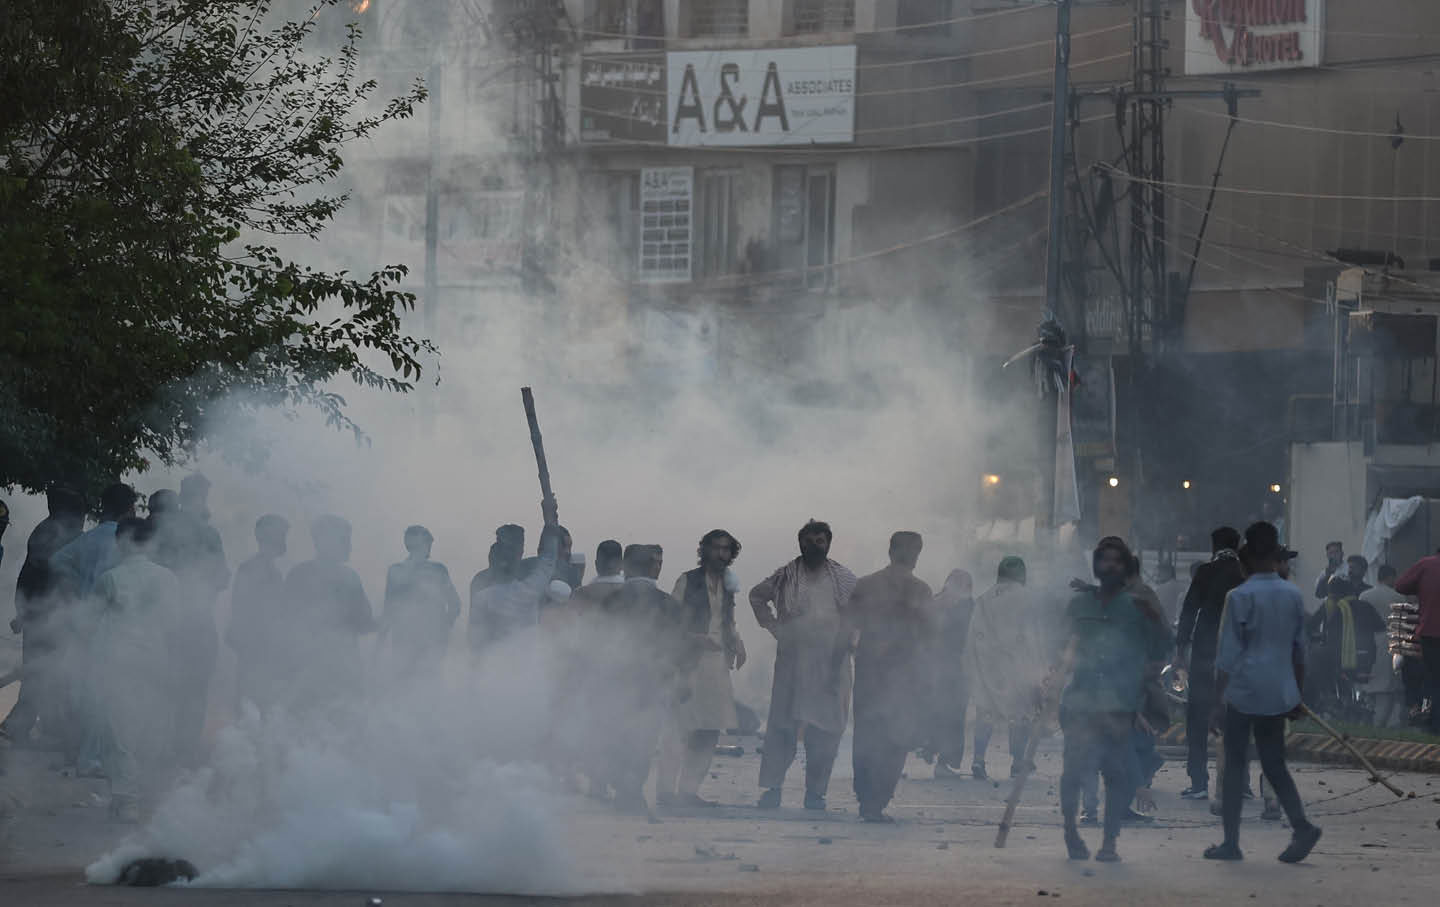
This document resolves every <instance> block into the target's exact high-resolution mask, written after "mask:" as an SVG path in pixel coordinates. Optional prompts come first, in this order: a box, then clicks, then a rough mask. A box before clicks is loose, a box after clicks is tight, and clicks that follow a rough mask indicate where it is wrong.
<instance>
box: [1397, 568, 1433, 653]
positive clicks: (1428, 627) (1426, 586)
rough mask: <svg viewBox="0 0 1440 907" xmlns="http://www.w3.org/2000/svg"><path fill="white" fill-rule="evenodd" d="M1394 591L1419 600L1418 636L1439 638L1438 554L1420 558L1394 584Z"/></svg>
mask: <svg viewBox="0 0 1440 907" xmlns="http://www.w3.org/2000/svg"><path fill="white" fill-rule="evenodd" d="M1395 591H1396V592H1399V593H1400V594H1402V595H1414V596H1418V597H1419V599H1420V626H1419V630H1418V633H1419V635H1420V636H1422V637H1425V636H1430V637H1440V554H1432V555H1430V556H1429V557H1422V558H1421V559H1420V560H1419V561H1417V562H1416V563H1415V566H1413V567H1411V568H1410V569H1409V570H1406V571H1405V574H1404V575H1403V576H1401V577H1400V579H1399V580H1397V581H1396V583H1395Z"/></svg>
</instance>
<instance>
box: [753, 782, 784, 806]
mask: <svg viewBox="0 0 1440 907" xmlns="http://www.w3.org/2000/svg"><path fill="white" fill-rule="evenodd" d="M755 805H756V806H758V807H760V808H761V809H779V808H780V788H778V787H772V788H770V789H769V790H767V791H766V792H765V793H763V794H761V795H760V802H759V803H757V804H755Z"/></svg>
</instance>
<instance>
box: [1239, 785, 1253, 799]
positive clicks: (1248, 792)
mask: <svg viewBox="0 0 1440 907" xmlns="http://www.w3.org/2000/svg"><path fill="white" fill-rule="evenodd" d="M1241 797H1243V798H1244V799H1246V800H1254V799H1255V788H1253V787H1251V786H1250V785H1248V784H1247V785H1245V793H1243V794H1241Z"/></svg>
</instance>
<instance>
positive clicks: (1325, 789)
mask: <svg viewBox="0 0 1440 907" xmlns="http://www.w3.org/2000/svg"><path fill="white" fill-rule="evenodd" d="M748 743H753V741H749V742H747V744H748ZM996 755H998V754H996ZM1007 762H1008V760H1007V759H995V760H992V770H994V771H995V773H996V774H997V775H998V776H1000V780H999V782H998V783H996V782H980V781H975V780H971V779H968V778H967V779H961V780H946V781H935V780H931V779H930V769H929V767H928V766H926V765H925V764H924V763H922V762H919V761H918V760H914V759H912V760H911V763H910V765H909V770H908V774H907V778H906V780H904V781H902V782H901V787H900V791H899V794H898V797H897V800H896V803H895V804H894V806H893V807H892V809H891V812H892V813H893V814H894V815H895V816H896V817H897V818H898V819H899V820H900V821H899V824H897V825H895V826H870V825H863V824H861V823H859V822H858V821H857V818H856V809H855V801H854V797H853V795H852V794H851V792H850V779H849V761H848V753H846V754H842V759H841V762H840V763H839V764H837V768H836V777H835V779H834V782H833V784H832V786H831V798H830V809H829V811H827V812H825V813H811V812H806V811H804V810H802V809H800V808H798V807H799V802H800V798H801V790H800V788H799V786H798V785H799V784H800V783H801V782H800V778H801V772H800V771H799V769H800V766H799V765H798V764H797V766H796V770H794V771H792V776H791V782H792V788H793V789H792V788H787V790H786V801H787V806H786V807H785V808H782V809H781V810H779V811H777V812H762V811H759V810H756V809H755V808H754V807H753V802H754V796H755V794H756V791H755V789H754V779H755V777H756V773H757V771H758V758H757V757H756V756H754V755H753V754H747V755H746V756H744V757H742V758H738V759H735V758H720V759H717V760H716V764H715V768H714V770H713V774H712V778H711V779H710V780H709V781H708V782H707V785H706V787H705V789H704V791H703V793H704V794H705V795H707V796H709V797H712V798H716V799H719V800H720V801H722V802H723V803H724V804H726V806H724V807H722V808H719V809H713V810H701V811H692V812H688V813H672V814H668V815H665V814H662V817H661V818H662V821H661V822H660V823H659V824H652V823H650V822H647V821H646V820H645V819H644V818H622V817H616V816H613V815H610V814H608V813H607V812H605V811H604V810H602V809H600V808H599V807H597V806H596V805H594V804H591V803H589V802H588V801H583V800H580V799H577V800H576V802H575V813H574V815H573V817H571V819H570V821H569V827H570V829H571V831H572V835H573V839H572V844H573V846H574V848H575V851H576V861H577V863H578V865H580V866H582V867H584V879H585V880H586V887H588V888H591V889H593V890H594V891H595V892H597V893H596V894H593V895H585V896H578V897H575V898H573V902H574V903H576V904H585V905H631V904H635V905H639V904H645V905H672V904H673V905H681V904H683V905H708V904H716V905H719V904H722V903H723V904H725V905H726V907H744V905H751V904H781V903H783V904H798V905H809V904H814V905H822V904H823V905H881V904H921V903H923V904H936V903H960V902H963V901H974V902H976V903H984V904H1031V905H1033V904H1036V903H1039V902H1040V901H1041V900H1042V899H1043V900H1047V901H1048V900H1055V899H1058V900H1060V901H1062V902H1063V903H1066V904H1109V905H1118V904H1132V903H1133V904H1142V903H1143V904H1149V905H1155V904H1161V905H1164V904H1199V903H1214V904H1243V903H1246V902H1248V901H1250V900H1255V901H1258V902H1262V903H1265V904H1266V905H1289V904H1296V905H1301V904H1303V905H1328V904H1336V905H1340V904H1345V905H1350V904H1365V903H1384V904H1386V905H1390V904H1405V903H1416V904H1420V903H1423V904H1434V903H1436V898H1437V893H1440V863H1437V861H1436V860H1435V854H1436V851H1437V847H1440V776H1425V775H1400V776H1397V781H1398V783H1399V784H1400V786H1401V787H1402V788H1404V789H1405V790H1407V791H1414V792H1415V794H1416V796H1415V797H1414V798H1410V799H1405V800H1398V801H1397V800H1396V799H1395V798H1394V797H1393V796H1392V795H1390V794H1389V793H1387V792H1385V791H1384V790H1383V789H1382V788H1379V787H1377V786H1374V785H1367V783H1366V778H1365V776H1364V775H1363V774H1362V773H1360V772H1357V771H1351V770H1343V769H1334V768H1321V767H1318V766H1304V765H1301V766H1296V767H1295V772H1296V776H1297V782H1298V784H1299V786H1300V792H1301V795H1302V796H1303V797H1304V798H1305V800H1306V801H1307V803H1308V804H1309V811H1310V813H1311V816H1312V818H1313V819H1314V820H1315V821H1316V822H1317V823H1319V824H1320V825H1321V826H1322V827H1323V828H1324V829H1325V837H1324V839H1323V840H1322V841H1321V842H1320V845H1319V847H1318V848H1317V849H1316V851H1315V853H1314V854H1313V855H1312V856H1311V858H1310V860H1309V861H1307V862H1306V863H1305V864H1302V865H1300V866H1286V865H1283V864H1280V863H1278V862H1276V860H1275V855H1276V854H1278V853H1279V852H1280V850H1281V849H1282V848H1283V847H1284V845H1285V843H1286V841H1287V840H1288V837H1289V832H1288V830H1287V829H1285V828H1283V827H1282V826H1281V824H1280V823H1274V822H1262V821H1260V820H1259V818H1258V811H1259V805H1258V804H1254V803H1252V804H1249V805H1248V806H1247V809H1248V814H1247V819H1246V823H1245V826H1244V829H1243V832H1242V846H1243V847H1244V849H1245V852H1246V861H1245V862H1243V863H1240V864H1224V865H1216V864H1213V863H1209V862H1207V861H1205V860H1203V859H1201V852H1202V851H1203V850H1204V848H1205V846H1206V845H1208V844H1210V843H1213V842H1215V841H1217V840H1218V839H1219V827H1218V820H1217V819H1214V818H1212V817H1211V816H1210V813H1209V810H1208V807H1207V805H1206V804H1204V803H1193V802H1187V801H1182V800H1180V799H1179V798H1178V796H1177V794H1178V792H1179V790H1180V789H1181V788H1182V787H1183V786H1184V783H1185V776H1184V772H1183V767H1182V766H1181V765H1179V764H1177V763H1174V762H1171V763H1168V764H1167V765H1166V766H1165V768H1164V769H1162V770H1161V773H1160V775H1159V777H1158V779H1157V782H1156V791H1157V799H1158V801H1159V811H1158V813H1157V821H1156V822H1155V823H1154V824H1153V825H1150V826H1144V827H1136V828H1127V830H1126V832H1125V833H1124V835H1123V836H1122V838H1121V841H1120V852H1121V854H1122V856H1123V858H1124V862H1122V863H1120V864H1118V865H1104V864H1098V863H1094V862H1088V863H1075V862H1070V861H1068V860H1066V859H1065V857H1064V851H1063V847H1062V844H1061V840H1060V817H1059V814H1058V810H1057V806H1056V803H1055V797H1054V790H1055V783H1056V780H1057V778H1058V770H1059V756H1058V753H1057V752H1055V751H1053V750H1050V751H1047V752H1042V754H1041V756H1040V760H1039V763H1040V770H1039V773H1038V774H1037V775H1036V776H1035V777H1034V778H1033V779H1032V782H1031V784H1030V786H1029V788H1028V790H1027V795H1026V798H1025V801H1024V804H1023V805H1022V807H1021V810H1020V814H1019V824H1018V826H1017V827H1016V829H1015V830H1014V831H1013V832H1012V834H1011V837H1010V844H1009V846H1008V847H1007V848H1006V849H1004V850H996V849H995V848H994V847H993V842H994V836H995V826H996V824H997V822H998V819H999V815H1000V811H1001V809H1002V808H1003V806H1002V803H1001V801H1002V799H1003V797H1004V796H1005V794H1006V792H1007V789H1008V785H1007V784H1005V783H1004V775H1005V767H1006V763H1007ZM8 767H9V769H10V770H9V772H8V773H7V774H6V775H4V776H0V797H4V798H7V799H6V800H5V801H4V802H7V803H9V804H10V806H9V808H8V813H9V814H8V818H7V819H6V820H5V824H4V827H3V829H0V835H3V836H4V837H3V845H0V846H3V850H0V856H3V863H0V903H3V904H6V905H9V904H16V905H25V907H31V905H33V907H51V905H55V907H59V905H67V907H68V905H111V904H114V905H122V904H123V905H129V904H174V905H190V904H195V905H207V907H209V905H215V907H220V905H227V907H228V905H252V904H254V905H310V904H347V905H355V907H360V905H364V904H366V903H367V901H368V899H369V898H370V897H380V898H382V899H383V904H384V905H385V907H418V905H440V904H446V905H448V904H460V903H464V904H495V905H501V904H519V903H533V902H534V901H535V899H533V898H520V897H506V896H495V895H478V894H411V893H403V892H375V891H348V892H347V891H324V892H321V891H259V890H223V891H221V890H197V889H184V890H177V889H170V890H154V889H120V888H113V887H105V886H90V885H85V884H84V883H83V876H82V869H83V867H84V866H85V865H86V864H87V863H89V862H90V861H91V860H92V859H94V858H95V857H96V856H98V855H99V854H101V853H103V852H104V851H105V850H106V849H108V848H109V847H110V846H111V845H112V844H113V843H114V842H115V841H116V840H118V838H119V836H120V835H121V834H123V829H120V828H117V827H115V826H112V825H110V824H109V823H107V822H106V821H105V819H104V810H103V809H102V808H101V806H100V803H101V802H102V799H103V798H101V797H99V796H96V794H98V789H97V788H95V787H94V786H93V784H89V783H86V782H80V781H74V780H62V779H56V778H55V777H54V776H53V775H52V774H51V773H49V772H47V771H45V768H44V765H43V764H42V763H41V761H40V760H39V759H38V757H37V756H36V755H35V754H22V755H20V756H18V757H17V755H16V754H11V758H10V760H9V765H8ZM1087 836H1088V837H1090V838H1091V839H1092V846H1093V845H1094V844H1098V831H1095V830H1090V831H1088V832H1087ZM202 868H203V867H202ZM1042 892H1043V894H1042Z"/></svg>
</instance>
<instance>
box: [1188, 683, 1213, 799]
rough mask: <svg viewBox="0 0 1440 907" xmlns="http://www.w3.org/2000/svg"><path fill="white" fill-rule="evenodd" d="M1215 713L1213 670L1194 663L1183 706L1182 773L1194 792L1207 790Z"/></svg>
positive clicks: (1208, 786)
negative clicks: (1213, 716)
mask: <svg viewBox="0 0 1440 907" xmlns="http://www.w3.org/2000/svg"><path fill="white" fill-rule="evenodd" d="M1214 711H1215V666H1214V665H1213V664H1204V663H1200V662H1196V663H1194V664H1193V665H1192V667H1191V669H1190V692H1189V696H1188V698H1187V700H1186V703H1185V745H1186V747H1187V748H1188V750H1189V754H1188V757H1187V759H1186V762H1185V771H1186V773H1187V774H1189V776H1190V786H1191V787H1192V788H1194V789H1195V790H1208V789H1209V788H1210V716H1211V714H1212V713H1213V712H1214Z"/></svg>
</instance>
